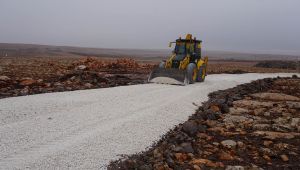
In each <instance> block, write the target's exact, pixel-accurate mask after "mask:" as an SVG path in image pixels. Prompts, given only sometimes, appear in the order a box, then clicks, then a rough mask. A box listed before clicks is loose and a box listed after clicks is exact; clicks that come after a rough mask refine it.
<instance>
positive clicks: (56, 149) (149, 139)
mask: <svg viewBox="0 0 300 170" xmlns="http://www.w3.org/2000/svg"><path fill="white" fill-rule="evenodd" d="M278 75H280V76H291V75H292V74H242V75H228V74H219V75H210V76H208V77H207V79H206V81H205V82H204V83H197V84H193V85H189V86H174V85H162V84H145V85H132V86H123V87H115V88H105V89H95V90H84V91H72V92H61V93H49V94H40V95H32V96H23V97H12V98H6V99H0V151H1V152H0V169H6V170H7V169H26V168H28V169H105V165H107V164H108V163H109V161H110V160H112V159H117V158H118V157H119V155H122V154H133V153H136V152H140V151H143V150H144V149H145V148H147V147H149V146H150V145H151V144H152V143H153V141H155V140H158V139H159V138H160V136H161V135H163V134H164V133H166V132H167V131H168V130H169V129H170V128H172V127H173V126H175V125H176V124H179V123H181V122H183V121H184V120H186V119H187V118H188V116H189V115H191V114H193V113H194V110H195V109H196V108H197V106H195V104H196V105H201V102H203V101H205V100H206V99H207V94H208V93H210V92H212V91H216V90H221V89H226V88H230V87H234V86H236V85H238V84H242V83H247V82H250V81H251V80H255V79H260V78H265V77H275V76H278Z"/></svg>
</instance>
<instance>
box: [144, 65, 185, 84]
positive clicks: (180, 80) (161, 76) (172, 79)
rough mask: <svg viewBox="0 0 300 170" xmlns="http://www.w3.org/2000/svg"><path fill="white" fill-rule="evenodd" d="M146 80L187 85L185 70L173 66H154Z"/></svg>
mask: <svg viewBox="0 0 300 170" xmlns="http://www.w3.org/2000/svg"><path fill="white" fill-rule="evenodd" d="M148 82H151V83H158V84H174V85H187V84H188V81H187V77H186V71H185V70H180V69H175V68H159V67H156V68H154V69H153V71H152V72H151V73H150V76H149V78H148Z"/></svg>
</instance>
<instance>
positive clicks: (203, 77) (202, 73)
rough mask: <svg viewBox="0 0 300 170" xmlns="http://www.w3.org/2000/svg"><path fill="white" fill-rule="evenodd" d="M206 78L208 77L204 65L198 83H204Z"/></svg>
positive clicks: (200, 69) (199, 73) (200, 70)
mask: <svg viewBox="0 0 300 170" xmlns="http://www.w3.org/2000/svg"><path fill="white" fill-rule="evenodd" d="M205 76H206V73H205V65H202V66H201V67H200V68H199V72H198V77H197V81H198V82H203V81H204V80H205Z"/></svg>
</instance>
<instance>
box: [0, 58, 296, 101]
mask: <svg viewBox="0 0 300 170" xmlns="http://www.w3.org/2000/svg"><path fill="white" fill-rule="evenodd" d="M155 64H157V62H154V61H147V62H146V61H136V60H133V59H128V58H127V59H126V58H123V59H117V58H114V59H112V58H110V59H108V58H107V59H104V58H79V57H1V58H0V98H5V97H12V96H23V95H31V94H39V93H50V92H61V91H72V90H83V89H93V88H105V87H114V86H122V85H132V84H141V83H145V82H147V77H148V75H149V73H150V71H151V69H152V68H153V66H154V65H155ZM255 64H256V62H255V61H226V60H220V61H219V60H211V61H209V64H208V68H207V72H208V74H220V73H229V74H241V73H274V72H296V71H297V70H292V69H286V68H260V67H254V65H255Z"/></svg>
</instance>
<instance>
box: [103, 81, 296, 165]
mask: <svg viewBox="0 0 300 170" xmlns="http://www.w3.org/2000/svg"><path fill="white" fill-rule="evenodd" d="M299 87H300V79H299V78H297V76H294V77H293V78H275V79H269V78H268V79H262V80H257V81H254V82H252V83H248V84H243V85H239V86H237V87H235V88H231V89H228V90H223V91H217V92H213V93H211V94H210V95H209V97H210V99H209V100H208V101H207V102H205V103H203V105H202V106H201V107H199V109H198V110H197V111H196V113H195V114H194V115H192V116H191V117H190V118H189V120H188V121H186V122H184V123H183V124H180V125H178V126H176V127H175V128H174V129H173V130H171V131H169V132H168V133H167V134H166V135H165V136H163V137H162V139H161V140H160V141H158V142H157V143H155V144H154V145H153V146H152V147H151V148H150V149H148V150H147V151H145V152H143V153H139V154H136V155H131V156H124V158H122V159H120V160H117V161H114V162H111V164H110V165H109V167H108V169H141V170H150V169H158V170H181V169H191V170H193V169H194V170H201V169H228V170H244V169H253V170H254V169H300V164H299V162H300V145H299V144H300V89H299Z"/></svg>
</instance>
